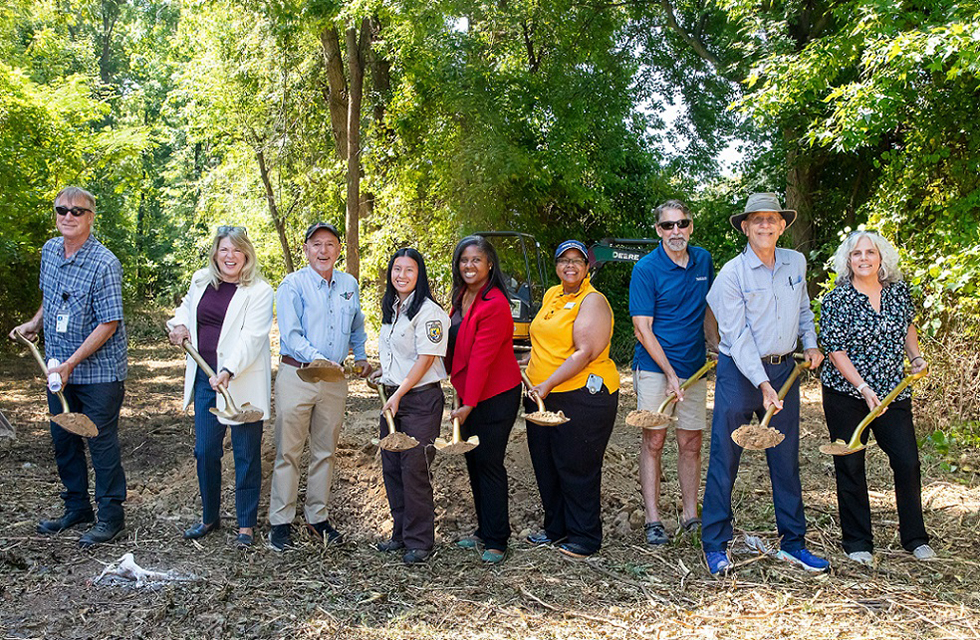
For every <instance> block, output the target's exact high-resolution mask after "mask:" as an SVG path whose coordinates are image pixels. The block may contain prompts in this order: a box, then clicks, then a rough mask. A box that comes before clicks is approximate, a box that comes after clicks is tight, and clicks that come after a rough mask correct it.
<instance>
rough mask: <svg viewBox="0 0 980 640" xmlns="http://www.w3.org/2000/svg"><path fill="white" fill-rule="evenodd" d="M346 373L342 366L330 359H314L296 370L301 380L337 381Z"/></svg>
mask: <svg viewBox="0 0 980 640" xmlns="http://www.w3.org/2000/svg"><path fill="white" fill-rule="evenodd" d="M346 373H347V372H346V371H345V369H344V368H343V367H342V366H340V365H339V364H337V363H336V362H331V361H330V360H314V361H313V362H311V363H310V364H308V365H306V366H305V367H302V368H300V369H297V370H296V375H297V377H299V379H300V380H302V381H303V382H339V381H341V380H343V379H344V378H345V377H346Z"/></svg>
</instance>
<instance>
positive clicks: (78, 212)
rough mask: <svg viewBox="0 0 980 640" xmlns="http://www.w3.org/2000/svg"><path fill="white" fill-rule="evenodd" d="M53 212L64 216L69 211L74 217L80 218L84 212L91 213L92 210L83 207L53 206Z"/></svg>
mask: <svg viewBox="0 0 980 640" xmlns="http://www.w3.org/2000/svg"><path fill="white" fill-rule="evenodd" d="M54 212H55V213H57V214H58V215H59V216H65V215H68V214H69V213H70V214H71V215H72V216H73V217H75V218H81V217H82V216H84V215H85V214H86V213H92V210H91V209H86V208H85V207H55V208H54Z"/></svg>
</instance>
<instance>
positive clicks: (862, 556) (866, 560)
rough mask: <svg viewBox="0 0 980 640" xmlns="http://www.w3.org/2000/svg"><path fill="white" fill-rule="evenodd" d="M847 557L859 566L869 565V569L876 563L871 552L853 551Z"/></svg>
mask: <svg viewBox="0 0 980 640" xmlns="http://www.w3.org/2000/svg"><path fill="white" fill-rule="evenodd" d="M847 557H848V558H850V559H851V560H853V561H854V562H857V563H858V564H864V565H868V566H869V567H870V566H871V565H873V564H874V563H875V558H874V556H873V555H871V552H870V551H852V552H850V553H849V554H847Z"/></svg>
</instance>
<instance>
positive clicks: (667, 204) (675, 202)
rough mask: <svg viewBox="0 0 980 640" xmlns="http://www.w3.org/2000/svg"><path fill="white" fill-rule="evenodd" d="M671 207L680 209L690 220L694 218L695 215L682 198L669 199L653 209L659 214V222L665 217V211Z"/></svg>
mask: <svg viewBox="0 0 980 640" xmlns="http://www.w3.org/2000/svg"><path fill="white" fill-rule="evenodd" d="M670 209H676V210H677V211H680V212H681V213H683V214H684V217H685V218H687V219H688V220H693V219H694V216H693V215H691V210H690V209H688V208H687V205H686V204H684V203H683V202H681V201H680V200H668V201H667V202H665V203H663V204H662V205H660V206H659V207H657V208H656V209H654V210H653V212H654V213H656V214H657V222H660V220H661V219H662V218H663V217H664V211H668V210H670Z"/></svg>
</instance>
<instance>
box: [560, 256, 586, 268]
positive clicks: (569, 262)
mask: <svg viewBox="0 0 980 640" xmlns="http://www.w3.org/2000/svg"><path fill="white" fill-rule="evenodd" d="M587 262H588V260H583V259H582V258H558V260H557V264H558V266H559V267H567V266H573V267H581V266H582V265H584V264H585V263H587Z"/></svg>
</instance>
